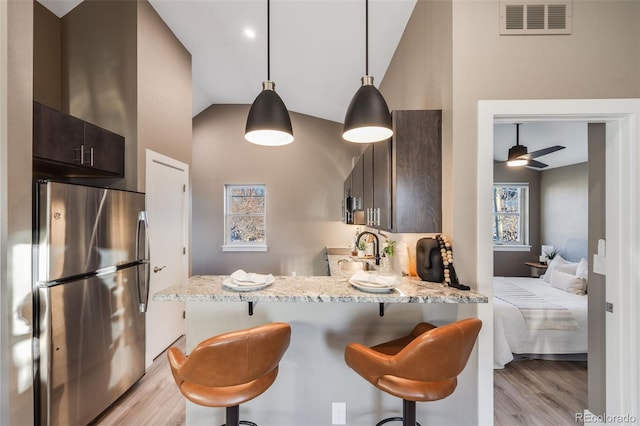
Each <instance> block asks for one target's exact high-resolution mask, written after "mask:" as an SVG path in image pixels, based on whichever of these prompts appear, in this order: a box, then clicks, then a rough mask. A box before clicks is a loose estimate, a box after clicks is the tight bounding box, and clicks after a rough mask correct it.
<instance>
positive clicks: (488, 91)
mask: <svg viewBox="0 0 640 426" xmlns="http://www.w3.org/2000/svg"><path fill="white" fill-rule="evenodd" d="M447 8H451V12H450V13H448V12H446V9H447ZM427 11H431V12H433V14H432V15H428V14H427ZM499 16H500V14H499V1H498V0H484V1H477V0H455V1H453V0H424V1H423V0H419V2H418V5H417V7H416V10H415V11H414V14H413V15H412V17H411V20H410V21H409V27H408V28H407V30H406V31H405V35H404V36H403V38H402V40H401V44H400V46H399V47H398V49H397V51H396V55H395V56H394V58H393V61H392V64H391V67H390V69H389V71H388V72H387V74H386V75H385V78H384V80H383V82H382V84H381V91H382V93H383V95H384V96H385V98H386V99H387V100H388V101H389V103H390V106H391V107H392V108H396V109H400V108H411V107H421V108H422V107H424V108H442V109H443V112H444V116H443V148H445V150H446V149H450V150H451V153H450V156H451V159H450V161H451V166H450V167H451V172H450V173H446V172H445V173H443V178H444V182H443V194H447V193H448V192H451V195H450V197H451V198H450V199H449V200H447V199H445V200H444V207H443V216H444V218H445V220H444V224H445V226H444V231H445V232H447V233H451V234H452V237H453V242H454V247H455V248H456V251H455V253H456V254H455V263H456V269H457V272H458V275H459V276H460V278H461V281H463V282H465V283H467V284H471V285H472V286H474V285H475V283H476V281H477V268H478V266H479V265H478V264H477V259H478V253H477V249H476V247H477V237H476V236H477V231H478V230H477V229H476V227H477V225H476V217H477V211H476V202H477V195H478V194H477V189H476V175H477V168H476V163H477V140H478V132H477V127H478V122H477V113H478V111H477V104H478V101H479V100H489V99H559V98H560V99H562V98H567V99H571V98H578V99H583V98H617V97H622V98H624V97H640V26H638V25H637V22H640V2H637V1H626V0H594V1H590V0H581V1H574V2H573V34H571V35H566V36H500V35H499V34H498V31H499ZM441 19H442V20H449V21H450V23H449V22H440V20H441ZM421 25H422V26H423V28H421V27H420V26H421ZM438 26H441V28H442V31H441V32H439V33H436V32H435V31H433V30H432V28H433V27H435V28H438ZM449 27H450V28H451V30H450V33H449V32H448V30H447V28H449ZM411 33H415V35H413V36H411V37H409V34H411ZM449 39H450V41H449ZM428 46H436V47H435V48H429V47H428ZM438 46H440V47H441V50H440V51H438ZM449 46H450V48H449ZM449 49H450V50H449ZM432 53H433V54H432ZM425 59H426V60H425ZM449 62H451V66H450V75H447V70H446V68H447V66H446V65H445V64H448V63H449ZM407 82H411V83H412V84H413V86H412V88H413V90H408V89H406V87H407ZM449 90H451V98H450V99H449V98H448V97H447V96H446V95H445V96H442V95H439V94H441V93H447V92H448V91H449ZM439 96H442V99H439ZM431 99H438V100H439V101H441V102H442V104H440V105H438V104H428V102H430V100H431ZM446 117H448V118H449V122H448V124H447V122H446V121H445V118H446ZM445 152H446V151H445ZM448 161H449V158H448V157H447V156H444V157H443V162H444V164H443V166H444V167H443V169H444V170H446V169H447V167H448V164H447V162H448ZM487 202H488V203H489V202H490V201H487ZM486 232H491V230H490V228H489V225H487V231H486ZM484 256H485V259H486V260H487V261H489V259H490V256H491V255H490V254H485V255H484ZM479 377H480V375H478V378H477V379H476V381H475V383H471V384H469V386H472V387H473V386H476V390H475V391H473V392H474V393H476V394H484V393H486V392H492V389H480V388H478V386H479V385H478V381H479V380H480V379H479ZM487 383H488V382H487ZM475 409H477V407H475ZM475 409H474V407H468V409H467V410H465V411H466V412H468V413H472V412H475Z"/></svg>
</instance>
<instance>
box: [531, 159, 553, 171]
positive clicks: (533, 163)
mask: <svg viewBox="0 0 640 426" xmlns="http://www.w3.org/2000/svg"><path fill="white" fill-rule="evenodd" d="M548 166H549V165H548V164H544V163H541V162H540V161H536V160H529V162H528V163H527V167H535V168H536V169H544V168H545V167H548Z"/></svg>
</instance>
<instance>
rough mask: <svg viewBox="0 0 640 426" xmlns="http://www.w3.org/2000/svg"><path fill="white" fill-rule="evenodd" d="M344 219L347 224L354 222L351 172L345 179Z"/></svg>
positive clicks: (343, 194)
mask: <svg viewBox="0 0 640 426" xmlns="http://www.w3.org/2000/svg"><path fill="white" fill-rule="evenodd" d="M342 221H343V222H344V223H347V224H351V223H353V198H352V197H351V173H349V176H347V178H346V179H345V180H344V190H343V192H342Z"/></svg>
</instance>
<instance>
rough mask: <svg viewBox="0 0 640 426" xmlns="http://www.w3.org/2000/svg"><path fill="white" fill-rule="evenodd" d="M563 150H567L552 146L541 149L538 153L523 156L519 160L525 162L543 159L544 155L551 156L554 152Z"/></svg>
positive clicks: (562, 147)
mask: <svg viewBox="0 0 640 426" xmlns="http://www.w3.org/2000/svg"><path fill="white" fill-rule="evenodd" d="M561 149H565V147H564V146H560V145H555V146H550V147H548V148H544V149H539V150H537V151H533V152H530V153H528V154H523V155H521V156H520V157H519V158H522V159H525V160H531V159H533V158H538V157H542V156H543V155H547V154H551V153H552V152H556V151H560V150H561Z"/></svg>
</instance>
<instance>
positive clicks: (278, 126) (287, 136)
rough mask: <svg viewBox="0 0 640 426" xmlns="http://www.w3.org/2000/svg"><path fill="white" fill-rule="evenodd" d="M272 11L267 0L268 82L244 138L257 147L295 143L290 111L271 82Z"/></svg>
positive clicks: (253, 106)
mask: <svg viewBox="0 0 640 426" xmlns="http://www.w3.org/2000/svg"><path fill="white" fill-rule="evenodd" d="M270 9H271V7H270V1H269V0H267V80H266V81H263V82H262V92H260V94H259V95H258V96H257V97H256V99H255V100H254V101H253V104H252V105H251V109H250V110H249V115H248V116H247V126H246V128H245V132H244V138H245V139H246V140H247V141H249V142H251V143H254V144H256V145H264V146H281V145H287V144H289V143H291V142H293V128H292V127H291V119H290V118H289V111H287V107H286V106H285V105H284V102H283V101H282V99H281V98H280V96H278V94H277V93H276V90H275V87H276V84H275V83H274V82H273V81H271V47H270V45H271V39H270V34H271V31H270Z"/></svg>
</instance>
